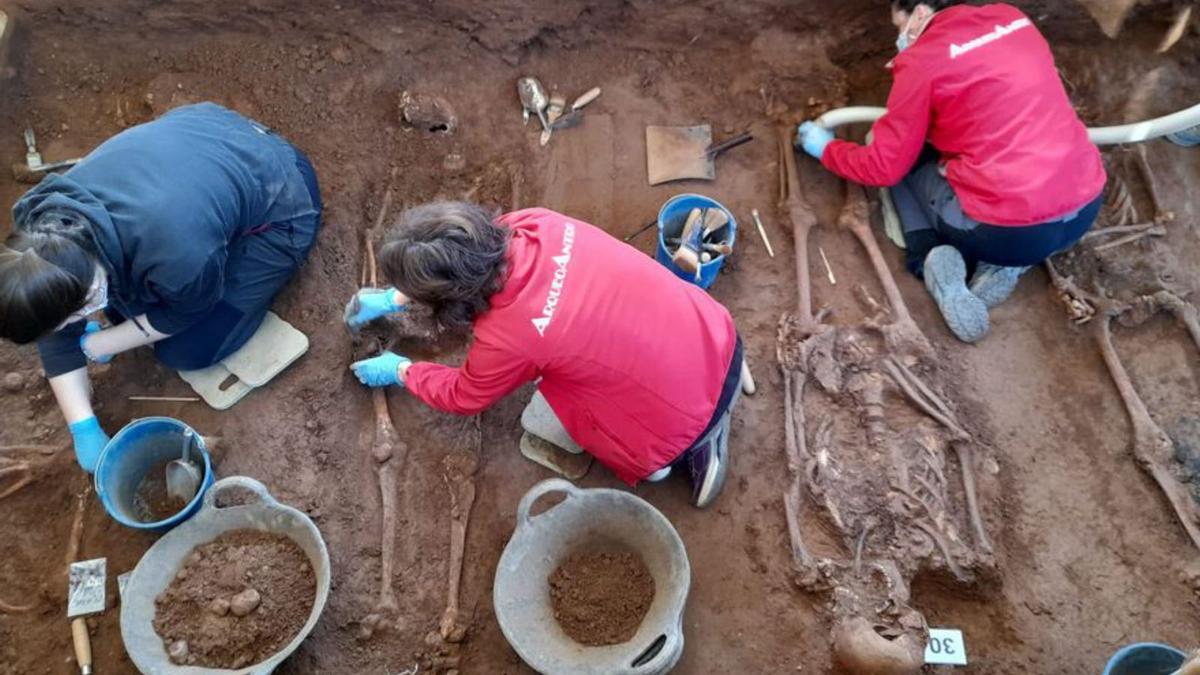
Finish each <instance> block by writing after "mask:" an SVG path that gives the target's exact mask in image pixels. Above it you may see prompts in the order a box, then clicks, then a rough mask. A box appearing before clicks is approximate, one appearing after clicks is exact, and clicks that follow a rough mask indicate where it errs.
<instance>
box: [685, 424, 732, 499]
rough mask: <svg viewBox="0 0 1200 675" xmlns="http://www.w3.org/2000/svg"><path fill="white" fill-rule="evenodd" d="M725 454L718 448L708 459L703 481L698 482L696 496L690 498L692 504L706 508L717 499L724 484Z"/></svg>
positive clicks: (726, 461) (720, 445)
mask: <svg viewBox="0 0 1200 675" xmlns="http://www.w3.org/2000/svg"><path fill="white" fill-rule="evenodd" d="M725 433H729V432H728V431H726V432H725ZM723 445H724V444H718V446H717V447H718V448H720V447H722V446H723ZM725 454H726V453H725V452H723V451H720V450H718V452H717V453H716V454H715V456H714V457H713V458H712V459H710V460H709V465H708V470H707V471H706V472H705V473H704V481H703V482H702V483H701V484H700V489H699V490H697V491H696V497H695V498H694V499H693V500H692V504H693V505H694V506H695V507H696V508H698V509H705V508H708V507H709V506H711V505H712V503H713V502H714V501H716V500H717V495H719V494H721V488H723V487H724V486H725V473H726V468H727V466H728V458H727V457H726V456H725Z"/></svg>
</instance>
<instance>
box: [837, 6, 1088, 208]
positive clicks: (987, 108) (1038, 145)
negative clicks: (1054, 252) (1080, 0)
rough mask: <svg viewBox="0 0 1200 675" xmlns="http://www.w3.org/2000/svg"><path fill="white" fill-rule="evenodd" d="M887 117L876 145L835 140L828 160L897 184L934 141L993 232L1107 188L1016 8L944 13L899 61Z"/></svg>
mask: <svg viewBox="0 0 1200 675" xmlns="http://www.w3.org/2000/svg"><path fill="white" fill-rule="evenodd" d="M893 79H894V82H893V84H892V91H891V94H890V95H889V96H888V102H887V109H888V111H887V114H886V115H884V116H883V117H882V118H880V119H879V120H878V121H877V122H876V123H875V126H874V138H873V140H872V142H871V145H868V146H860V145H858V144H855V143H848V142H845V141H833V142H831V143H830V144H829V145H828V146H827V147H826V150H825V154H824V156H823V157H822V163H823V164H824V165H825V167H826V168H828V169H829V170H830V171H833V172H834V173H836V174H838V175H839V176H842V177H843V178H846V179H848V180H852V181H855V182H858V183H863V184H866V185H873V186H888V185H895V184H896V183H898V182H900V179H901V178H903V177H904V175H905V174H907V173H908V172H909V171H910V170H911V169H912V168H913V164H914V163H915V162H916V160H917V156H918V155H919V154H920V152H921V148H922V147H923V145H924V143H925V141H926V139H928V141H929V142H930V143H932V144H933V146H934V147H936V148H937V149H938V150H939V151H941V154H942V162H943V163H944V168H945V175H946V178H947V179H948V180H949V181H950V185H951V186H952V187H953V188H954V192H955V194H957V195H958V199H959V201H960V202H961V203H962V208H963V212H964V213H966V214H967V215H968V216H971V217H972V218H974V219H975V220H977V221H979V222H982V223H989V224H992V225H1011V226H1020V225H1033V224H1037V223H1043V222H1047V221H1051V220H1056V219H1058V218H1060V217H1062V216H1064V215H1067V214H1069V213H1071V212H1072V211H1076V210H1078V209H1079V208H1080V207H1082V206H1084V205H1086V204H1087V203H1088V202H1090V201H1092V200H1093V199H1095V198H1096V197H1097V196H1099V194H1100V192H1101V190H1103V189H1104V182H1105V180H1106V177H1105V174H1104V165H1103V163H1102V162H1101V159H1100V152H1099V151H1098V150H1097V149H1096V147H1095V146H1094V145H1092V143H1091V142H1090V141H1089V140H1088V137H1087V129H1086V128H1085V127H1084V126H1083V123H1082V122H1080V121H1079V118H1078V116H1076V114H1075V110H1074V109H1073V108H1072V107H1071V102H1070V101H1069V100H1068V99H1067V93H1066V91H1065V90H1064V89H1063V86H1062V83H1061V82H1060V80H1059V76H1058V71H1057V70H1056V69H1055V66H1054V56H1053V55H1052V54H1051V53H1050V46H1049V45H1048V44H1047V43H1046V40H1045V39H1044V38H1043V37H1042V35H1041V33H1039V32H1038V30H1037V28H1036V27H1034V26H1033V23H1032V22H1031V21H1030V20H1029V18H1028V17H1027V16H1025V15H1024V14H1022V13H1021V12H1020V11H1019V10H1017V9H1016V8H1014V7H1011V6H1009V5H1003V4H996V5H985V6H983V7H973V6H968V5H958V6H954V7H949V8H947V9H944V10H942V11H940V12H938V13H937V14H936V15H935V16H934V18H933V20H932V21H931V23H930V24H929V26H928V28H926V30H925V32H924V33H923V34H922V35H921V36H920V37H919V38H918V39H917V40H916V42H914V43H913V44H912V45H911V46H910V47H909V48H908V49H906V50H904V51H903V52H901V53H900V54H899V55H898V56H897V57H896V60H895V62H894V67H893Z"/></svg>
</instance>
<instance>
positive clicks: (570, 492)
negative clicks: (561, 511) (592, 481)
mask: <svg viewBox="0 0 1200 675" xmlns="http://www.w3.org/2000/svg"><path fill="white" fill-rule="evenodd" d="M551 492H565V493H566V494H567V498H568V499H570V498H571V497H575V496H578V495H580V494H582V493H583V490H580V489H579V488H577V487H575V485H574V484H572V483H571V482H570V481H567V480H563V479H561V478H550V479H547V480H544V481H542V482H540V483H538V484H537V485H534V486H533V487H532V488H530V489H529V492H526V493H525V496H524V497H521V502H520V503H519V504H517V529H520V528H523V527H529V523H530V522H531V521H532V520H533V519H534V518H538V517H541V516H543V515H545V514H546V513H548V512H549V511H550V510H551V509H553V508H554V506H551V507H550V508H549V509H546V510H545V511H543V512H542V513H540V514H538V515H537V516H531V515H529V511H530V509H532V508H533V504H534V502H536V501H537V500H538V499H540V498H542V497H543V496H545V495H548V494H550V493H551ZM555 506H558V504H555Z"/></svg>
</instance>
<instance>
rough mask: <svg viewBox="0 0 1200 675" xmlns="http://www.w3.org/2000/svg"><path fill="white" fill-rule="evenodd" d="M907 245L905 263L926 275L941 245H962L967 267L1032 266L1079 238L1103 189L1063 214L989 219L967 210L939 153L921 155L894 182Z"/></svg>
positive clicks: (1095, 212) (1095, 210)
mask: <svg viewBox="0 0 1200 675" xmlns="http://www.w3.org/2000/svg"><path fill="white" fill-rule="evenodd" d="M892 201H893V202H894V203H895V205H896V211H897V213H898V214H899V215H900V222H901V224H902V225H903V228H904V243H905V245H906V246H907V251H906V258H907V260H906V265H907V267H908V269H909V271H910V272H912V273H913V274H915V275H917V276H918V277H920V276H922V268H923V267H924V264H925V256H926V255H928V254H929V251H931V250H933V249H934V248H935V247H937V246H944V245H949V246H953V247H954V248H956V249H958V251H959V253H961V254H962V256H963V258H964V259H965V260H966V261H967V267H968V269H973V268H974V266H975V265H976V264H977V263H981V262H982V263H989V264H992V265H999V266H1001V267H1028V266H1030V265H1036V264H1038V263H1040V262H1042V261H1043V260H1046V259H1047V258H1049V257H1050V256H1052V255H1054V254H1056V253H1059V252H1061V251H1064V250H1066V249H1068V248H1070V247H1072V246H1074V245H1075V244H1076V242H1078V241H1079V240H1080V239H1081V238H1082V237H1083V235H1084V234H1085V233H1087V231H1088V230H1089V229H1090V228H1091V227H1092V224H1093V223H1095V222H1096V216H1097V215H1099V213H1100V207H1101V206H1103V204H1104V195H1103V194H1101V195H1100V196H1098V197H1096V199H1094V200H1092V201H1091V202H1090V203H1088V204H1087V205H1085V206H1083V207H1082V208H1081V209H1080V210H1079V211H1077V212H1076V213H1073V214H1070V215H1068V216H1066V217H1064V218H1060V219H1058V220H1054V221H1049V222H1045V223H1038V224H1036V225H1025V226H1021V227H1003V226H999V225H989V224H987V223H981V222H979V221H977V220H974V219H973V218H971V217H970V216H968V215H967V214H965V213H963V210H962V204H960V203H959V201H958V195H956V194H954V188H953V187H951V185H950V183H949V181H947V180H946V178H945V176H942V174H941V173H940V172H939V171H938V163H937V159H936V156H930V155H929V154H928V153H926V154H923V155H922V156H921V160H918V163H917V166H916V168H915V169H913V170H912V171H911V172H910V173H909V174H908V175H907V176H905V177H904V179H903V180H901V181H900V183H899V184H897V185H896V186H894V187H893V188H892Z"/></svg>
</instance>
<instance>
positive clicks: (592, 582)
mask: <svg viewBox="0 0 1200 675" xmlns="http://www.w3.org/2000/svg"><path fill="white" fill-rule="evenodd" d="M549 581H550V599H551V601H552V603H553V606H554V618H555V619H557V620H558V624H559V625H560V626H562V629H563V632H565V633H566V634H567V635H569V636H570V637H571V639H572V640H575V641H576V642H578V643H580V644H584V645H588V646H590V647H600V646H604V645H615V644H621V643H622V642H628V641H629V640H631V639H633V636H634V635H635V634H636V633H637V629H638V627H639V626H641V625H642V619H644V618H646V612H648V611H650V603H651V602H653V601H654V577H652V576H651V575H650V570H648V569H646V563H645V562H644V561H643V560H642V558H641V556H639V555H637V554H634V553H577V554H574V555H571V556H569V557H568V558H567V559H566V560H564V561H563V563H562V564H561V565H559V566H558V568H557V569H555V570H554V572H552V573H551V574H550V579H549Z"/></svg>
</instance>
